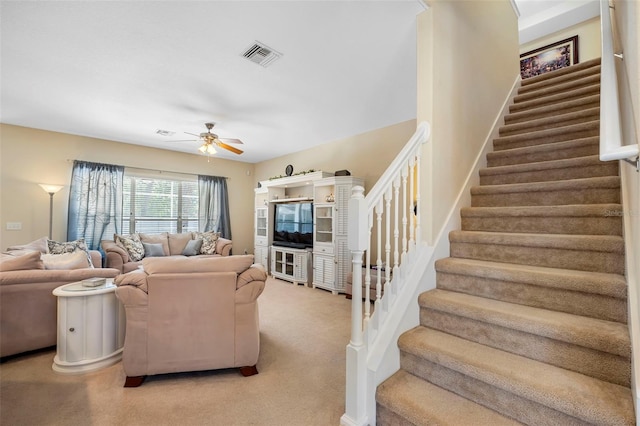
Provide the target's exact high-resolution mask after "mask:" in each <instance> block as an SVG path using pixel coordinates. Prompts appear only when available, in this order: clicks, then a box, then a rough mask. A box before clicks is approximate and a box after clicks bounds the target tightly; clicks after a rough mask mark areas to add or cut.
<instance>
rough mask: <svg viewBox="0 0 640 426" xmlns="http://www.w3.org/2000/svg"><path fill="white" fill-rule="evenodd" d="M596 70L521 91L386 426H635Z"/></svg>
mask: <svg viewBox="0 0 640 426" xmlns="http://www.w3.org/2000/svg"><path fill="white" fill-rule="evenodd" d="M599 76H600V61H599V60H594V61H589V62H584V63H582V64H579V65H576V66H573V67H570V68H565V69H561V70H558V71H555V72H553V73H548V74H543V75H540V76H537V77H533V78H530V79H527V80H524V81H523V82H522V87H521V88H520V90H519V92H518V95H517V96H516V97H515V99H514V104H513V105H512V106H511V108H510V114H509V115H508V116H507V117H506V118H505V125H504V126H503V127H501V129H500V137H498V138H497V139H495V140H494V152H492V153H489V154H488V155H487V164H488V167H487V168H486V169H483V170H481V171H480V185H479V186H477V187H474V188H472V190H471V195H472V207H469V208H464V209H462V211H461V212H460V214H461V217H462V230H460V231H454V232H452V233H451V234H450V235H449V239H450V244H451V248H450V254H451V257H449V258H446V259H440V260H439V261H437V263H436V272H437V288H436V289H435V290H431V291H428V292H425V293H423V294H421V295H420V297H419V304H420V324H421V325H420V326H418V327H416V328H414V329H412V330H409V331H408V332H406V333H404V334H403V335H402V336H401V337H400V339H399V341H398V346H399V348H400V353H401V355H400V359H401V361H400V362H401V369H400V370H399V371H398V372H397V373H395V374H394V375H393V376H391V377H390V378H389V379H387V380H386V381H385V382H384V383H382V384H381V385H380V386H379V387H378V389H377V392H376V400H377V424H378V425H427V424H434V425H435V424H437V425H456V426H459V425H513V424H520V423H524V424H528V425H536V426H537V425H563V426H565V425H577V424H580V425H583V424H598V425H605V424H606V425H632V424H635V415H634V408H633V401H632V396H631V390H630V382H631V378H630V375H631V361H630V352H631V349H630V341H629V332H628V327H627V324H626V322H627V299H626V298H627V288H626V282H625V278H624V245H623V239H622V220H621V219H622V218H621V211H622V207H621V205H620V181H619V177H618V163H617V162H608V163H602V162H600V161H599V159H598V131H599V91H600V88H599V81H600V78H599Z"/></svg>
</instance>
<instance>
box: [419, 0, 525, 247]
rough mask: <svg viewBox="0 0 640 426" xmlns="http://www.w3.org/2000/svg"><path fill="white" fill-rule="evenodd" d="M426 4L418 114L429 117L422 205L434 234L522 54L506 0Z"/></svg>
mask: <svg viewBox="0 0 640 426" xmlns="http://www.w3.org/2000/svg"><path fill="white" fill-rule="evenodd" d="M429 5H430V9H428V10H427V11H425V12H423V13H422V14H421V15H420V16H419V17H418V113H417V117H418V120H417V121H418V122H421V121H423V120H424V121H428V122H429V123H430V124H431V141H430V142H429V143H427V145H426V146H425V147H424V150H423V164H424V165H425V166H424V167H423V174H422V177H421V182H422V191H423V197H422V199H421V207H422V212H424V213H425V214H423V215H422V220H423V226H424V232H425V236H426V237H427V238H428V239H429V240H432V239H433V238H434V237H435V236H436V235H437V232H438V231H439V230H440V229H441V227H442V226H443V225H444V223H445V220H446V218H447V215H448V213H449V211H450V210H451V208H452V206H453V205H454V203H455V200H456V197H457V195H458V193H459V191H460V188H461V187H462V186H463V184H464V182H465V180H466V178H467V175H468V173H469V170H470V169H471V167H472V166H473V163H474V161H475V159H476V157H477V155H478V153H479V151H480V149H481V148H482V145H483V143H484V141H485V139H486V138H487V136H488V134H489V132H490V130H491V127H492V125H493V122H494V120H495V118H496V116H497V114H498V113H499V112H500V111H501V108H502V104H503V102H504V100H505V98H506V97H507V94H508V93H509V92H510V90H511V88H512V86H513V84H514V82H515V81H516V78H517V76H518V73H519V65H518V56H519V53H518V25H517V18H516V15H515V12H514V10H513V8H512V6H511V4H510V2H509V1H508V0H503V1H491V2H484V1H482V2H478V1H446V0H440V1H433V2H430V4H429ZM496 23H499V25H496ZM430 200H433V202H431V201H430Z"/></svg>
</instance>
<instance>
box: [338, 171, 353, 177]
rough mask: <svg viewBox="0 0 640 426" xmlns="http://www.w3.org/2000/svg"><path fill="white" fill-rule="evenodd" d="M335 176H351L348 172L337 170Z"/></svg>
mask: <svg viewBox="0 0 640 426" xmlns="http://www.w3.org/2000/svg"><path fill="white" fill-rule="evenodd" d="M334 174H335V175H336V176H351V173H350V172H349V170H338V171H337V172H335V173H334Z"/></svg>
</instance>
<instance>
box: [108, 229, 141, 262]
mask: <svg viewBox="0 0 640 426" xmlns="http://www.w3.org/2000/svg"><path fill="white" fill-rule="evenodd" d="M113 239H114V240H115V242H116V244H120V245H121V246H122V247H124V249H125V250H126V251H127V253H129V257H130V258H131V261H132V262H137V261H139V260H142V259H143V258H144V246H143V245H142V241H140V236H139V235H138V234H131V235H118V234H116V235H114V236H113Z"/></svg>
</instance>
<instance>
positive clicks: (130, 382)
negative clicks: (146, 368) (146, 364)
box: [124, 376, 147, 388]
mask: <svg viewBox="0 0 640 426" xmlns="http://www.w3.org/2000/svg"><path fill="white" fill-rule="evenodd" d="M146 378H147V376H133V377H131V376H127V378H126V379H125V380H124V387H125V388H137V387H138V386H140V385H141V384H142V382H144V379H146Z"/></svg>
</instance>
